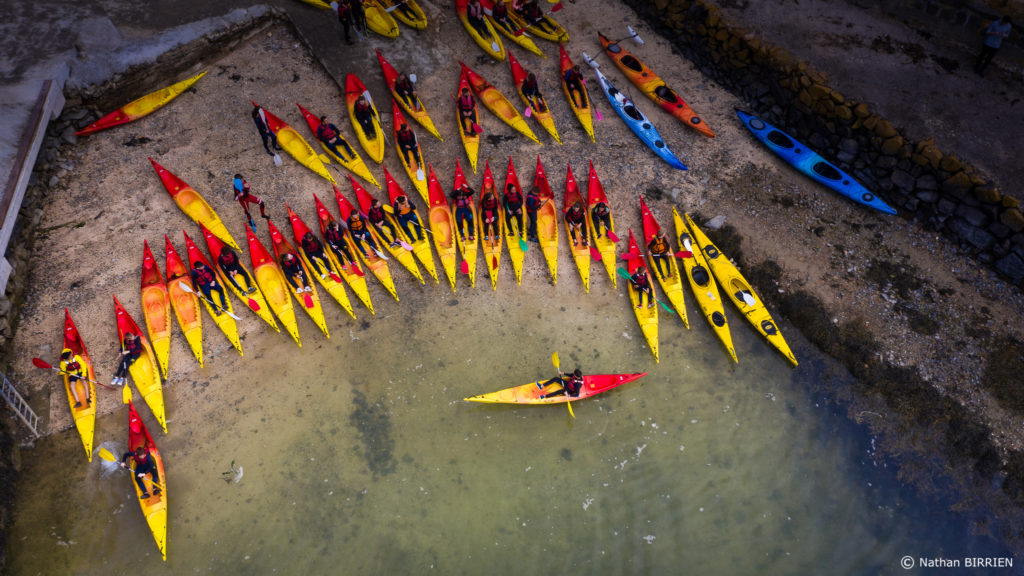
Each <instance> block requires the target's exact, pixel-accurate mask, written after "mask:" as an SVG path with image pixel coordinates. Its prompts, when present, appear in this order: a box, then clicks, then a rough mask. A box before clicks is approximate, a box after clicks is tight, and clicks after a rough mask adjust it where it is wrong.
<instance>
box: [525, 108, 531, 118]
mask: <svg viewBox="0 0 1024 576" xmlns="http://www.w3.org/2000/svg"><path fill="white" fill-rule="evenodd" d="M523 116H526V117H527V118H529V117H530V116H533V108H527V109H526V110H523Z"/></svg>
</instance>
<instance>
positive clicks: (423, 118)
mask: <svg viewBox="0 0 1024 576" xmlns="http://www.w3.org/2000/svg"><path fill="white" fill-rule="evenodd" d="M407 1H408V2H409V3H410V4H412V3H413V0H407ZM417 8H419V6H417ZM376 52H377V61H378V62H380V69H381V72H382V73H383V74H384V83H385V84H387V87H388V90H390V91H391V97H392V98H393V99H394V100H395V102H398V105H399V106H401V107H402V110H405V113H406V114H408V115H409V116H412V119H413V120H415V121H416V122H419V124H420V126H423V127H424V128H426V129H427V132H430V133H431V134H433V135H434V137H435V138H437V139H438V140H440V141H442V142H444V138H441V133H440V132H438V131H437V128H436V127H435V126H434V121H433V120H431V119H430V114H427V108H426V106H424V105H423V100H421V99H420V98H419V96H417V97H416V106H415V107H411V106H409V104H408V103H407V102H406V101H405V99H404V98H402V97H401V96H399V95H398V92H397V91H395V81H396V80H398V71H397V70H395V68H394V67H393V66H392V65H391V64H390V63H389V62H388V61H387V60H385V59H384V56H383V55H382V54H381V53H380V50H376Z"/></svg>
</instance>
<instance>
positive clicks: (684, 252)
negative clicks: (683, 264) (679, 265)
mask: <svg viewBox="0 0 1024 576" xmlns="http://www.w3.org/2000/svg"><path fill="white" fill-rule="evenodd" d="M675 256H676V258H683V259H686V258H693V252H690V251H689V250H680V251H679V252H676V254H675Z"/></svg>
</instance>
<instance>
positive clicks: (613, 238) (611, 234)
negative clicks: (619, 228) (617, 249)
mask: <svg viewBox="0 0 1024 576" xmlns="http://www.w3.org/2000/svg"><path fill="white" fill-rule="evenodd" d="M608 239H609V240H611V241H612V242H618V241H619V237H618V236H616V235H615V232H612V231H611V230H609V231H608Z"/></svg>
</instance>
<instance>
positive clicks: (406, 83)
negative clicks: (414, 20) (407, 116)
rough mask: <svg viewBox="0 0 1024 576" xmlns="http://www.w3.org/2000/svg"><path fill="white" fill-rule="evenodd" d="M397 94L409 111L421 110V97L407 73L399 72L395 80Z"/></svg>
mask: <svg viewBox="0 0 1024 576" xmlns="http://www.w3.org/2000/svg"><path fill="white" fill-rule="evenodd" d="M403 5H404V4H403ZM395 94H398V97H399V98H401V99H402V100H404V101H405V103H406V104H408V105H409V109H411V110H419V109H420V107H419V101H420V99H419V96H417V95H416V85H415V84H413V82H412V80H410V79H409V77H408V76H406V75H405V72H399V73H398V77H397V78H395Z"/></svg>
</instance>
